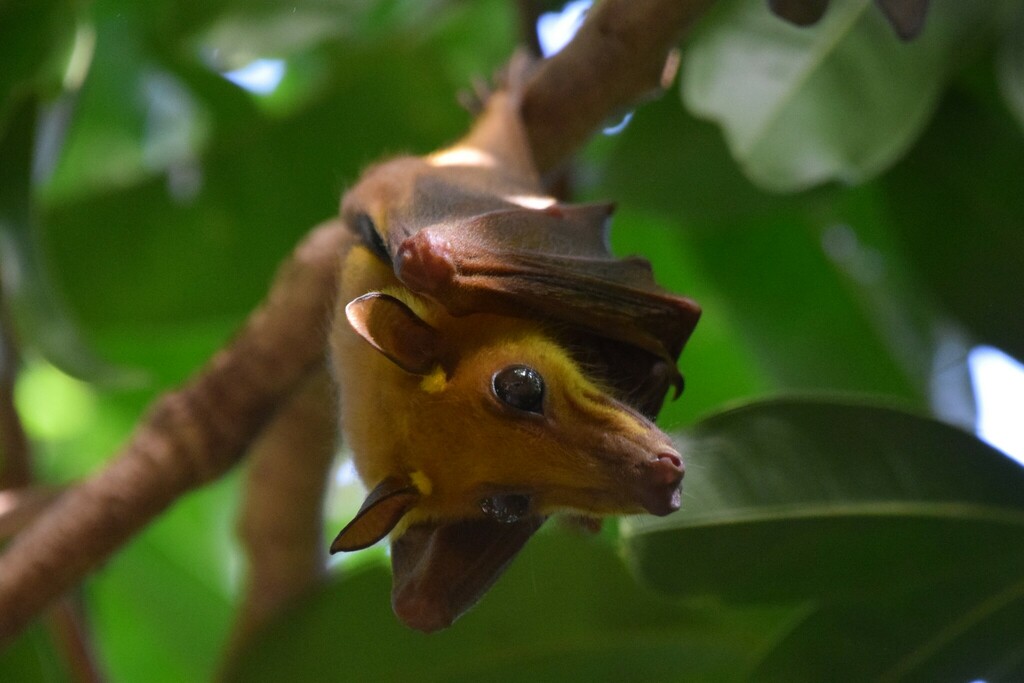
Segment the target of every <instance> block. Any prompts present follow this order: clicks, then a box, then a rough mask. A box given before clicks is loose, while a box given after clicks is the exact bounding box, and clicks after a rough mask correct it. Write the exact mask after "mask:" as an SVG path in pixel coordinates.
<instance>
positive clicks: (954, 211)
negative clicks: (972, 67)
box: [882, 86, 1024, 359]
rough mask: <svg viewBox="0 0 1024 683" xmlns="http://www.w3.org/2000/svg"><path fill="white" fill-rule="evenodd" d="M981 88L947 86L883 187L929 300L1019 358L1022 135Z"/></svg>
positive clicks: (1023, 251)
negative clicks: (937, 107)
mask: <svg viewBox="0 0 1024 683" xmlns="http://www.w3.org/2000/svg"><path fill="white" fill-rule="evenodd" d="M990 89H994V88H991V86H990ZM985 96H986V93H982V95H981V96H978V95H975V94H973V93H968V92H965V91H964V90H963V89H961V88H954V89H951V91H950V92H949V94H948V95H947V97H946V98H945V100H944V101H943V104H942V107H941V108H940V110H939V112H938V115H937V116H936V118H935V121H934V122H933V124H932V125H931V126H930V127H929V129H928V131H927V132H926V133H925V135H924V137H923V138H922V139H921V142H920V144H918V145H917V146H916V147H915V148H914V150H913V151H912V153H911V154H910V155H908V156H907V158H906V159H905V160H904V161H903V162H902V163H900V164H898V165H897V166H896V167H895V168H894V169H893V171H892V172H891V173H889V174H887V175H886V177H885V178H884V179H883V181H882V188H883V191H884V192H885V197H886V203H887V205H888V213H889V220H890V221H891V231H892V236H893V238H894V239H895V240H896V241H897V242H898V243H899V244H900V246H901V248H902V252H903V254H905V256H906V258H907V260H908V262H909V264H910V266H912V268H913V270H914V272H915V273H916V274H917V275H918V276H919V277H920V278H921V280H922V281H923V282H924V283H925V285H926V286H927V288H928V291H929V292H930V295H931V297H932V298H933V300H934V301H936V302H938V303H939V304H940V305H941V306H942V307H943V309H944V310H945V311H946V313H947V314H948V315H949V316H950V317H952V318H954V319H955V320H957V321H958V322H960V323H961V324H963V325H965V326H966V327H967V328H968V330H969V331H970V332H971V334H973V335H974V336H975V338H976V340H977V341H979V342H985V343H988V344H991V345H993V346H997V347H999V348H1001V349H1003V350H1004V351H1006V352H1007V353H1010V354H1012V355H1014V356H1016V357H1017V358H1018V359H1024V316H1022V315H1020V314H1019V313H1017V312H1018V311H1019V310H1020V308H1021V302H1022V301H1024V279H1022V278H1021V277H1020V267H1021V263H1024V229H1022V226H1024V193H1021V191H1020V187H1021V182H1020V181H1021V169H1024V135H1022V134H1021V129H1020V127H1018V126H1017V125H1015V122H1014V121H1013V120H1011V118H1010V117H1009V116H1008V115H1007V112H1006V111H1005V109H1003V108H1002V107H1001V106H1000V104H999V102H998V99H996V98H995V97H992V98H991V102H990V101H988V100H986V99H984V98H985Z"/></svg>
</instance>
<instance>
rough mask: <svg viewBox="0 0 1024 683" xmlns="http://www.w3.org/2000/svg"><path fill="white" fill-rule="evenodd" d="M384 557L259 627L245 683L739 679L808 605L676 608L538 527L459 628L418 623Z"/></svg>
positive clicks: (578, 542) (583, 547) (592, 543)
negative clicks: (395, 599) (407, 613)
mask: <svg viewBox="0 0 1024 683" xmlns="http://www.w3.org/2000/svg"><path fill="white" fill-rule="evenodd" d="M389 593H390V580H389V577H388V572H387V571H386V570H385V569H384V568H383V567H382V566H380V565H376V566H372V567H367V568H363V569H362V570H357V571H353V572H351V573H346V574H343V575H342V576H338V577H335V578H334V580H333V581H332V582H331V583H329V584H328V585H326V586H324V587H323V588H322V589H321V590H319V591H317V592H316V593H314V594H312V595H310V596H309V598H308V600H307V601H306V602H305V603H304V604H303V605H301V606H299V607H298V608H297V609H295V610H294V611H293V612H292V613H291V614H289V615H286V616H285V617H284V618H282V619H281V620H279V621H278V622H277V623H276V624H274V625H273V626H272V627H271V628H269V629H267V631H265V632H264V634H263V635H262V637H258V638H257V639H256V640H255V641H254V642H253V643H252V644H251V646H250V647H249V648H248V649H247V650H246V651H245V652H243V653H242V654H241V656H240V657H239V658H238V659H237V661H236V662H235V664H236V666H235V669H234V671H233V672H232V676H230V677H229V679H228V680H235V681H247V682H248V681H252V682H255V681H281V680H289V681H349V680H353V678H355V679H358V680H360V681H399V680H404V681H412V680H415V681H417V682H422V683H426V682H427V681H445V682H449V681H466V682H467V683H468V682H470V681H481V680H486V681H527V680H528V681H538V682H541V681H564V680H586V681H622V680H665V681H669V680H700V681H730V680H742V679H743V678H745V672H747V671H748V670H749V669H750V668H751V667H752V666H753V665H754V663H755V662H756V661H757V660H758V658H759V657H760V656H762V653H763V652H764V650H765V649H766V648H767V647H769V646H770V645H771V643H772V642H773V641H774V640H775V639H776V638H778V637H779V635H780V634H781V633H784V632H785V631H786V630H787V629H788V628H789V627H790V625H791V624H792V622H793V619H794V616H799V614H800V613H801V611H800V610H797V609H790V608H781V609H780V608H778V607H757V608H742V609H735V608H728V607H724V606H722V605H719V604H717V603H715V604H700V605H687V606H682V605H677V604H673V603H672V602H668V601H665V600H663V599H658V598H657V597H655V596H653V595H651V594H650V593H648V592H646V591H644V590H642V589H640V588H639V587H637V586H636V585H635V583H633V582H632V581H631V580H630V578H629V577H628V575H627V574H626V573H625V570H624V567H623V566H622V564H621V562H620V561H619V560H618V559H617V558H616V557H615V556H614V554H613V553H612V552H611V551H610V549H609V548H607V547H606V546H604V545H603V544H601V543H600V542H599V541H598V539H584V538H580V537H578V536H577V537H573V536H567V535H566V534H565V533H550V534H540V535H538V536H537V537H535V538H534V539H532V540H531V541H530V543H529V544H528V545H527V547H526V549H525V550H524V551H523V553H522V555H521V556H520V557H519V558H518V559H517V560H516V561H515V563H514V564H513V566H512V567H511V568H510V570H509V571H508V573H507V575H506V576H504V577H503V578H502V579H501V580H500V581H499V582H498V584H497V585H496V586H495V587H494V588H493V589H492V590H491V592H490V593H489V594H488V595H486V596H485V597H484V599H483V600H482V601H481V603H480V605H478V606H477V607H476V608H475V609H474V610H473V611H471V612H470V613H469V614H467V615H465V616H464V617H463V618H462V619H460V620H459V621H458V622H457V623H456V624H455V625H454V626H452V627H451V628H450V629H448V630H446V631H443V632H441V633H436V634H432V635H429V636H426V635H423V634H421V633H418V632H415V631H411V630H409V629H407V628H405V627H404V626H402V625H401V624H399V623H398V621H397V620H396V619H395V617H394V615H393V614H392V613H391V608H390V595H389Z"/></svg>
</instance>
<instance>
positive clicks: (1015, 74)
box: [996, 9, 1024, 129]
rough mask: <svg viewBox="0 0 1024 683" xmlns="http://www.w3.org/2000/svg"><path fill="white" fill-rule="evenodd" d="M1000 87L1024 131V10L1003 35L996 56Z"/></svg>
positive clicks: (1019, 12) (1018, 13)
mask: <svg viewBox="0 0 1024 683" xmlns="http://www.w3.org/2000/svg"><path fill="white" fill-rule="evenodd" d="M996 75H997V77H998V79H999V87H1000V89H1001V90H1002V93H1003V97H1004V98H1005V99H1006V104H1007V106H1009V108H1010V111H1011V112H1012V113H1013V115H1014V116H1015V117H1016V118H1017V123H1018V124H1020V126H1021V128H1022V129H1024V9H1022V10H1020V11H1018V12H1017V17H1016V19H1015V20H1014V21H1013V22H1012V23H1011V24H1010V25H1009V27H1007V29H1006V32H1005V33H1004V34H1003V41H1002V43H1001V44H1000V47H999V52H998V54H997V56H996Z"/></svg>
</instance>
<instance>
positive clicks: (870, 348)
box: [591, 98, 949, 406]
mask: <svg viewBox="0 0 1024 683" xmlns="http://www.w3.org/2000/svg"><path fill="white" fill-rule="evenodd" d="M638 168H642V169H644V173H637V172H636V171H635V169H638ZM601 174H602V176H603V177H602V178H601V181H602V182H601V184H600V185H598V186H597V188H596V189H595V190H592V191H591V197H592V198H593V197H603V198H607V197H614V198H616V200H618V203H619V206H620V207H621V216H619V217H618V218H616V222H615V223H614V227H613V233H612V234H613V237H614V238H615V239H616V248H618V249H619V250H620V252H621V253H626V252H628V251H636V252H638V253H640V254H642V255H644V256H646V257H648V258H652V259H654V261H655V266H656V267H655V276H656V277H657V278H659V279H660V280H662V281H664V283H665V284H666V285H667V286H669V287H670V288H672V289H674V290H675V291H679V292H682V293H685V294H687V295H688V296H692V297H693V298H695V299H696V300H697V302H698V303H700V304H701V305H702V306H703V307H704V316H703V320H702V321H701V323H700V324H699V325H698V327H697V332H696V333H695V334H694V337H693V340H692V342H691V344H693V345H696V346H694V348H699V345H700V344H702V343H703V342H702V341H701V334H702V332H701V330H702V328H703V326H704V325H705V324H706V323H710V324H709V327H711V326H714V327H716V328H719V329H722V330H723V331H726V333H727V334H729V335H730V336H731V337H733V343H734V344H739V345H740V346H741V348H742V350H738V351H737V353H739V354H740V355H745V356H747V358H748V359H750V360H747V361H745V362H744V365H746V367H748V368H751V369H752V373H753V374H752V377H751V379H753V378H754V377H756V378H757V380H756V382H748V383H747V387H749V388H752V389H755V390H756V389H757V386H758V385H760V386H764V387H768V388H788V389H794V390H802V391H807V390H810V391H817V390H825V391H851V392H871V393H884V394H889V395H896V396H900V397H902V398H904V399H907V400H910V401H914V402H915V403H917V404H919V405H922V406H923V405H926V404H927V399H926V397H927V394H928V392H929V391H930V386H931V383H932V377H931V374H932V359H933V357H936V358H937V356H936V355H935V354H936V345H937V340H936V337H937V335H935V334H934V332H933V327H935V325H936V323H935V320H934V318H935V312H934V310H933V309H931V308H929V307H928V306H927V305H925V304H926V303H927V302H922V301H921V300H920V296H918V293H917V292H916V291H915V289H914V288H913V287H912V285H913V283H912V282H908V281H907V280H908V278H906V276H905V266H904V263H903V261H902V259H901V254H900V253H899V252H898V250H895V249H894V248H893V245H892V244H891V240H890V239H889V238H888V232H887V230H888V227H889V226H888V224H887V222H886V220H887V214H886V208H887V207H886V203H885V195H884V194H883V193H881V192H879V190H878V188H876V187H866V188H865V187H862V188H856V189H849V188H840V187H830V188H824V189H820V190H816V191H814V192H809V193H804V194H801V195H797V196H787V197H780V196H777V195H769V194H767V193H765V192H763V191H761V190H759V189H758V188H756V187H755V186H754V185H753V184H752V183H751V182H750V181H749V180H748V179H746V178H745V177H744V176H743V175H742V174H741V173H740V172H739V171H738V169H737V167H736V164H735V162H734V161H733V160H732V159H731V157H730V156H729V155H728V151H727V150H726V148H725V145H724V143H723V141H722V140H721V137H720V136H719V135H718V133H717V131H715V130H714V129H713V128H712V127H711V126H710V125H709V124H706V123H701V122H698V121H695V120H694V119H692V118H690V117H688V116H687V115H686V114H685V113H684V112H683V111H682V109H681V107H679V105H678V103H676V102H672V101H671V100H670V99H668V98H664V99H662V100H661V101H659V102H655V103H652V104H650V105H647V106H645V107H644V108H643V109H641V110H640V111H638V112H637V114H636V116H635V117H634V120H633V122H632V123H631V124H630V125H629V127H628V128H627V129H626V131H625V132H624V133H623V134H621V135H620V136H618V144H617V146H616V147H615V149H614V150H613V153H612V154H611V156H610V158H609V159H608V161H607V163H606V165H605V167H604V168H603V169H602V170H601ZM633 214H639V215H642V216H644V217H656V218H658V219H659V221H658V223H657V225H658V226H664V227H663V228H661V230H666V231H667V230H675V231H676V232H677V235H676V236H675V237H673V238H665V237H658V238H657V243H652V244H650V245H648V244H645V242H647V241H649V240H651V241H653V240H654V235H655V234H656V233H654V230H653V229H652V228H649V227H648V226H650V225H654V221H653V218H647V221H646V223H642V224H640V225H637V226H636V227H633V226H631V225H630V224H629V223H628V222H626V221H625V220H624V219H627V220H630V221H631V220H632V219H631V218H630V216H631V215H633ZM648 231H650V234H648ZM835 235H839V236H840V237H845V238H846V239H844V240H842V241H843V242H844V243H845V244H847V245H849V246H850V247H851V248H850V249H848V250H846V251H845V252H843V253H842V254H837V253H835V251H836V250H834V249H831V248H830V243H831V242H834V241H835V240H833V239H832V237H833V236H835ZM846 252H849V253H846ZM686 354H689V351H687V352H686ZM683 361H684V369H686V367H687V365H688V361H687V355H684V356H683ZM942 362H943V365H947V364H948V363H949V361H948V360H943V361H942ZM731 365H732V366H733V367H735V363H731ZM690 367H691V368H692V369H689V370H687V374H688V377H689V379H690V385H691V387H700V386H702V385H703V384H707V383H713V382H714V381H715V375H716V372H717V368H716V366H715V365H710V366H704V365H701V364H697V363H696V362H695V363H694V364H693V365H692V366H690ZM752 384H753V385H754V386H753V387H751V385H752ZM736 388H737V390H738V391H736V392H735V393H734V394H733V396H732V397H731V398H739V397H742V396H749V395H750V393H752V392H747V393H743V389H742V388H741V387H739V386H737V387H736ZM723 389H725V388H724V387H723ZM685 401H686V398H685V397H684V398H683V399H682V402H683V403H685ZM719 405H720V404H719Z"/></svg>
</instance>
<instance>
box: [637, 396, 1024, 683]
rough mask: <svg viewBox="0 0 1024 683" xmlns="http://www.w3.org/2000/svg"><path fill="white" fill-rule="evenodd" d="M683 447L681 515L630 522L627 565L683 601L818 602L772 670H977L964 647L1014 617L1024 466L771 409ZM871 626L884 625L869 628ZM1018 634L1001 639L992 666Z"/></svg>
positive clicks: (882, 424)
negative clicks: (938, 665) (968, 664)
mask: <svg viewBox="0 0 1024 683" xmlns="http://www.w3.org/2000/svg"><path fill="white" fill-rule="evenodd" d="M681 445H682V447H683V449H684V450H683V452H684V454H685V455H686V457H687V464H688V471H687V477H686V482H685V484H684V498H683V500H684V503H683V509H682V510H681V511H680V513H679V514H676V515H673V516H670V517H666V518H662V519H656V520H654V519H646V518H645V519H641V520H634V521H631V522H630V523H628V524H625V525H624V528H623V535H624V538H625V547H626V554H627V558H628V559H629V561H630V563H631V565H632V566H633V567H634V569H635V571H636V572H637V573H638V574H639V575H640V576H641V577H643V578H644V579H645V580H646V581H648V582H649V583H650V584H651V585H653V586H654V587H656V588H657V589H659V590H661V591H663V592H666V593H668V594H672V595H675V596H680V597H682V596H701V595H715V596H719V597H721V598H723V599H726V600H727V601H730V602H731V603H734V604H805V605H806V604H809V605H813V606H814V607H815V611H814V612H812V616H810V617H809V620H808V622H807V624H808V625H805V626H802V627H801V628H798V629H796V630H795V631H794V632H793V633H791V634H790V635H789V636H788V637H787V640H785V641H783V642H781V644H780V646H779V648H780V649H779V651H778V652H776V653H774V654H773V655H772V657H771V658H770V660H766V664H765V666H767V667H768V668H769V669H770V670H771V671H775V672H780V671H788V672H790V673H792V672H793V671H795V670H797V669H799V667H798V666H797V664H796V662H802V664H800V666H805V667H812V668H813V666H817V665H812V664H810V663H808V661H809V660H808V657H806V656H803V655H807V654H808V652H812V653H815V656H816V657H817V658H818V660H820V661H819V664H820V665H821V666H826V665H827V666H831V667H833V668H832V669H831V670H845V668H846V667H847V666H852V667H854V668H853V669H851V671H854V672H858V671H863V673H864V676H865V677H871V678H874V677H875V676H878V675H881V674H882V673H883V672H884V671H886V670H888V669H889V668H893V670H895V669H896V668H900V669H901V670H902V671H903V673H904V674H911V673H918V672H920V671H924V670H926V669H927V668H928V667H931V666H932V665H934V663H935V662H937V661H939V659H940V658H943V657H951V658H953V659H955V660H958V661H960V662H961V663H962V662H964V661H967V660H968V659H971V661H974V660H973V658H971V657H969V656H968V655H969V653H967V652H960V651H959V650H958V649H957V648H956V644H957V643H958V642H960V641H961V639H969V638H970V637H971V636H973V635H976V634H977V633H979V632H983V631H984V632H991V630H992V629H991V628H988V627H989V626H990V625H991V622H990V619H995V618H999V617H1001V616H1003V614H1004V612H1005V610H1010V611H1011V612H1012V613H1014V614H1016V613H1019V612H1020V610H1021V604H1020V603H1021V600H1024V591H1022V581H1024V572H1022V571H1021V567H1024V468H1022V467H1021V466H1020V465H1019V464H1018V463H1016V462H1014V461H1012V460H1010V459H1009V458H1008V457H1006V456H1005V455H1003V454H1002V453H1000V452H998V451H996V450H994V449H992V448H991V447H989V446H987V445H985V444H984V443H982V442H980V441H978V440H977V439H976V438H974V437H973V436H971V435H969V434H967V433H964V432H961V431H959V430H957V429H955V428H952V427H949V426H948V425H945V424H942V423H939V422H935V421H933V420H929V419H926V418H921V417H916V416H913V415H910V414H906V413H903V412H899V411H896V410H892V409H889V408H883V407H878V406H872V405H867V404H839V403H828V402H820V401H809V400H776V401H771V402H765V403H760V404H753V405H749V406H745V407H742V408H738V409H735V410H731V411H727V412H725V413H721V414H719V415H716V416H714V417H712V418H709V419H708V420H705V421H704V422H702V423H701V424H700V425H698V426H697V427H696V428H695V429H694V430H693V432H692V433H690V434H688V435H687V436H686V437H684V438H683V441H682V444H681ZM993 601H995V602H993ZM873 621H877V622H879V623H880V624H885V623H890V626H889V627H888V628H887V630H885V631H879V630H878V629H871V628H862V627H863V626H864V624H866V623H870V622H873ZM880 633H884V634H886V635H884V636H883V637H882V638H881V640H883V641H884V643H885V647H884V648H881V649H880V650H878V649H875V650H873V649H872V647H874V641H875V638H876V637H877V636H878V634H880ZM1022 636H1024V633H1022V632H1021V631H1020V629H1017V630H1016V631H1014V630H1012V629H1011V630H1009V631H1006V632H1003V633H1002V635H1001V636H998V641H997V642H996V643H994V644H993V645H992V649H993V650H994V651H995V654H994V655H993V657H995V656H996V655H998V657H1006V656H1009V655H1010V654H1012V653H1013V652H1017V650H1016V648H1018V647H1019V645H1020V642H1021V637H1022ZM951 648H952V649H951ZM865 651H871V652H873V653H875V654H874V655H873V656H872V657H871V658H870V660H869V661H868V662H864V661H859V660H857V657H858V656H861V655H862V653H863V652H865ZM786 653H789V654H786ZM793 653H796V654H793ZM800 653H803V655H800ZM914 653H923V654H922V655H920V656H916V657H915V655H914ZM958 653H960V654H959V656H958ZM790 655H792V656H790ZM798 655H800V656H798ZM830 657H831V658H832V659H831V661H829V658H830ZM861 659H863V657H861ZM996 659H998V658H996ZM996 659H991V660H990V661H996ZM810 661H815V660H814V659H813V658H811V660H810ZM858 667H859V668H858ZM929 670H930V669H929ZM805 672H806V671H805ZM824 672H827V670H826V669H820V670H818V676H810V679H815V678H817V677H820V675H821V674H822V673H824ZM868 674H870V676H868ZM850 678H851V679H852V680H858V679H861V680H862V678H861V677H860V676H858V675H852V676H851V677H850ZM770 679H771V680H776V678H772V677H770Z"/></svg>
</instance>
